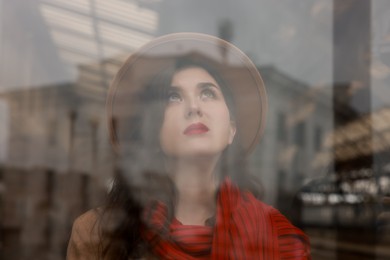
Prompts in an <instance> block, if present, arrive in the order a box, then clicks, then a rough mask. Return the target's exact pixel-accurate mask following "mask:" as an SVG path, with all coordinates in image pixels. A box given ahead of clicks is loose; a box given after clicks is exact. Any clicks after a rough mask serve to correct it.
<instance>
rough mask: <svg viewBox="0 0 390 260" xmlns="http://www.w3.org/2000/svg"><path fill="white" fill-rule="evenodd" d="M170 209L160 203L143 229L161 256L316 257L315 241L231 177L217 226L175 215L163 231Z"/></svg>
mask: <svg viewBox="0 0 390 260" xmlns="http://www.w3.org/2000/svg"><path fill="white" fill-rule="evenodd" d="M166 212H167V208H166V206H165V205H164V204H162V203H158V204H157V206H156V207H155V208H154V209H153V210H152V212H151V218H149V219H150V221H149V223H148V226H149V227H150V228H148V229H146V230H144V231H143V234H144V237H145V239H146V240H148V241H149V242H150V243H151V245H152V247H153V253H154V254H155V255H157V256H158V257H159V258H161V259H264V260H265V259H283V258H288V259H310V253H309V241H308V239H307V237H306V235H305V234H304V233H303V232H302V231H301V230H299V229H297V228H296V227H294V226H293V225H291V223H290V222H289V221H288V220H287V219H286V218H285V217H284V216H283V215H282V214H280V213H279V212H278V211H277V210H275V209H274V208H272V207H270V206H268V205H266V204H264V203H262V202H260V201H259V200H257V199H256V198H255V197H254V196H253V195H252V194H251V193H249V192H241V191H240V190H239V189H238V187H237V186H235V185H233V184H232V182H231V181H230V180H229V179H227V180H226V181H225V182H224V183H223V184H222V185H221V188H220V191H219V194H218V199H217V211H216V221H215V222H216V223H215V225H214V227H208V226H191V225H181V224H180V223H179V222H178V221H177V220H175V219H174V220H173V221H172V223H171V224H170V225H169V232H163V230H164V229H165V228H164V227H165V223H166V221H167V219H166ZM166 233H169V234H166Z"/></svg>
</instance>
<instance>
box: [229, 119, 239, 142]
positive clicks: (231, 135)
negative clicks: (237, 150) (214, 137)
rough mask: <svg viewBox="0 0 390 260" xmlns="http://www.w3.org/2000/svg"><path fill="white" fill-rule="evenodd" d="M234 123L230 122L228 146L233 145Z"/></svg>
mask: <svg viewBox="0 0 390 260" xmlns="http://www.w3.org/2000/svg"><path fill="white" fill-rule="evenodd" d="M236 130H237V128H236V122H235V121H233V120H230V133H229V144H232V143H233V140H234V136H235V135H236Z"/></svg>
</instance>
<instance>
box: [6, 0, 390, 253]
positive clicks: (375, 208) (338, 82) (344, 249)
mask: <svg viewBox="0 0 390 260" xmlns="http://www.w3.org/2000/svg"><path fill="white" fill-rule="evenodd" d="M183 31H190V32H202V33H208V34H212V35H215V36H218V37H221V38H224V39H225V40H227V41H230V42H232V43H233V44H235V45H236V46H238V47H239V48H240V49H241V50H242V51H244V52H245V53H246V54H247V55H248V56H249V57H250V58H251V59H252V60H253V62H254V63H255V64H256V66H257V67H258V69H259V71H260V73H261V74H262V76H263V79H264V81H265V84H266V87H267V91H268V96H269V105H270V107H269V111H268V122H267V127H266V132H265V135H264V137H263V139H262V141H261V143H260V145H259V146H258V148H257V150H256V151H255V152H254V153H253V154H252V155H251V158H250V169H251V170H252V171H253V172H254V173H255V174H256V175H258V176H259V178H261V180H262V182H263V185H264V187H265V196H264V201H265V202H267V203H269V204H271V205H273V206H274V207H276V208H278V209H279V210H280V211H281V212H282V213H283V214H285V215H286V216H287V217H288V218H289V219H290V220H291V221H292V222H293V223H294V224H295V225H297V226H299V227H301V228H302V229H303V230H304V231H305V232H306V233H307V234H308V235H309V237H310V240H311V243H312V254H313V258H314V259H390V247H389V246H388V245H389V244H390V203H389V202H388V201H389V200H390V197H389V196H390V160H389V158H390V2H389V1H387V0H365V1H359V0H333V1H331V0H298V1H297V0H282V1H272V0H257V1H250V0H242V1H235V0H224V1H222V0H198V1H191V0H75V1H68V0H25V1H14V0H0V61H1V62H0V259H16V260H18V259H64V257H65V253H66V246H67V242H68V239H69V236H70V230H71V226H72V223H73V221H74V219H75V218H76V217H77V216H78V215H80V214H81V213H83V212H84V211H86V210H88V209H90V208H93V207H97V206H99V205H100V204H101V203H102V198H103V197H104V195H105V193H106V192H107V190H108V189H109V186H110V180H111V177H112V174H113V169H114V167H115V156H114V154H113V151H112V149H111V145H110V141H109V138H108V131H107V125H106V114H105V113H106V111H105V98H106V94H107V90H108V87H109V84H110V81H111V79H112V77H113V76H114V74H115V73H116V71H117V70H118V68H119V67H120V66H121V64H122V62H123V61H124V60H125V59H126V58H127V57H128V56H129V55H130V54H131V53H132V52H134V51H135V50H136V49H137V48H138V47H140V46H142V45H143V44H144V43H146V42H148V41H149V40H151V39H153V38H155V37H157V36H161V35H164V34H167V33H172V32H183ZM386 199H387V200H386ZM386 201H387V202H386Z"/></svg>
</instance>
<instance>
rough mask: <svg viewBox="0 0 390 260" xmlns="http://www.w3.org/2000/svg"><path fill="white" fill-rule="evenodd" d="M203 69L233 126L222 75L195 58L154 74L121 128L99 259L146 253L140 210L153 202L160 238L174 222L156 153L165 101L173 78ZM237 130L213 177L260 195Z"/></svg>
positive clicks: (171, 195) (170, 191)
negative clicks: (162, 208) (161, 206)
mask: <svg viewBox="0 0 390 260" xmlns="http://www.w3.org/2000/svg"><path fill="white" fill-rule="evenodd" d="M190 67H200V68H203V69H205V70H206V71H207V72H208V73H209V74H210V75H211V76H212V77H213V78H214V79H215V80H216V81H217V83H218V84H219V85H220V87H221V91H222V93H223V95H224V98H225V102H226V104H227V107H228V109H229V112H230V116H231V118H232V119H233V120H234V119H235V117H236V111H235V106H234V99H233V95H232V93H231V90H230V86H228V83H227V82H225V81H224V79H223V77H222V76H221V73H220V72H219V71H218V70H217V69H216V68H214V67H213V66H212V65H211V64H209V63H208V62H205V61H202V60H200V59H198V58H194V57H188V56H186V57H182V58H179V59H177V61H176V62H175V63H174V64H173V66H169V67H167V68H165V69H164V71H161V72H160V73H158V75H157V76H156V77H154V78H153V79H152V81H151V82H149V83H148V84H147V85H146V86H145V87H144V88H143V89H142V91H141V92H140V93H139V94H138V95H137V100H136V101H137V102H139V105H138V106H137V108H138V110H137V111H136V112H135V113H134V114H133V115H132V116H131V117H130V118H127V119H126V120H125V121H126V123H124V124H122V129H121V130H120V132H121V133H122V135H123V136H122V137H124V138H122V140H123V139H126V140H127V141H126V142H128V145H124V146H123V147H125V148H124V149H122V154H121V158H120V161H121V163H120V165H119V167H118V169H116V171H115V176H114V184H113V188H112V190H111V191H110V193H109V194H108V196H107V200H106V203H105V205H104V207H103V211H102V213H101V216H100V220H99V221H100V222H99V227H100V237H101V243H100V248H99V251H100V252H99V255H100V256H101V257H102V258H104V259H128V258H129V257H133V258H138V257H141V256H145V255H147V254H148V253H150V252H151V250H150V249H151V247H153V245H152V244H151V243H150V242H148V243H147V242H146V241H144V240H143V238H142V234H141V229H142V228H147V221H144V220H145V218H147V216H144V209H145V207H153V202H154V201H157V200H158V201H161V202H163V203H165V204H166V205H167V209H168V212H167V219H166V223H165V225H164V226H165V230H164V231H162V232H163V233H164V234H161V235H163V236H164V235H167V234H168V231H169V230H168V227H169V224H170V222H171V220H172V218H173V217H174V207H175V202H176V198H177V192H176V189H175V185H174V183H173V182H172V180H171V179H170V178H169V177H168V174H167V173H166V172H165V170H164V165H163V160H164V155H163V153H162V151H161V148H160V142H159V132H160V128H161V125H162V122H163V116H164V108H165V105H166V96H167V93H168V89H169V87H170V84H171V81H172V77H173V75H174V73H175V72H177V71H180V70H183V69H186V68H190ZM239 132H240V129H239V128H238V129H237V134H236V137H235V139H234V141H233V143H232V144H231V145H230V146H229V147H228V148H227V149H225V151H224V152H223V154H222V156H221V159H220V162H219V171H218V174H221V176H220V179H223V178H224V177H225V176H229V177H230V178H231V180H232V181H233V183H235V184H237V185H238V186H239V187H240V188H241V189H243V190H248V191H250V192H252V193H253V194H254V195H255V196H257V197H260V196H261V195H262V186H261V184H260V182H259V181H258V180H257V178H255V177H254V176H252V175H250V174H249V171H248V169H247V168H246V165H247V163H246V156H245V152H244V150H243V148H242V147H241V144H240V140H239V136H240V133H239ZM121 145H122V144H121Z"/></svg>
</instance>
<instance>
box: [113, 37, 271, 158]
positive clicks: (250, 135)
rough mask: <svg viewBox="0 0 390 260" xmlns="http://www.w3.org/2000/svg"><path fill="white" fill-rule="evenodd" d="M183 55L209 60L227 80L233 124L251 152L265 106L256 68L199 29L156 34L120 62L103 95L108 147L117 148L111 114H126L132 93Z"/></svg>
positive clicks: (131, 105) (261, 128)
mask: <svg viewBox="0 0 390 260" xmlns="http://www.w3.org/2000/svg"><path fill="white" fill-rule="evenodd" d="M183 56H194V57H196V58H197V59H201V60H202V61H203V62H207V63H208V64H212V66H213V67H215V68H216V69H217V70H218V72H219V73H220V74H221V75H222V77H223V78H224V80H225V81H226V82H227V83H228V85H229V87H230V88H231V92H232V94H233V99H234V102H235V106H236V110H237V113H236V117H237V118H236V125H237V128H238V129H239V131H238V133H240V137H239V139H240V141H241V145H242V147H243V148H244V150H245V151H246V152H247V154H249V153H250V152H252V151H253V149H254V148H255V146H256V145H257V143H258V141H259V140H260V137H261V135H262V133H263V131H264V127H265V119H266V112H267V94H266V90H265V87H264V83H263V80H262V78H261V76H260V73H259V72H258V70H257V68H256V66H255V65H254V64H253V63H252V61H251V60H250V59H249V58H248V57H247V56H246V55H245V54H244V53H243V52H242V51H241V50H239V49H238V48H237V47H235V46H234V45H232V44H231V43H228V42H226V41H224V40H222V39H219V38H217V37H215V36H211V35H207V34H200V33H174V34H169V35H166V36H162V37H159V38H156V39H154V40H152V41H150V42H149V43H147V44H145V45H144V46H142V47H141V48H140V49H139V50H137V51H136V52H135V53H134V54H132V55H131V56H130V57H129V58H128V59H127V60H126V61H125V63H124V64H123V65H122V67H121V69H120V70H119V71H118V73H117V74H116V76H115V78H114V80H113V82H112V84H111V86H110V89H109V93H108V98H107V115H108V125H109V131H110V137H111V141H112V144H113V147H114V149H115V150H116V151H118V149H119V145H120V143H121V140H119V139H120V138H119V137H118V133H117V129H116V126H115V120H114V118H121V117H123V116H126V115H129V114H131V112H132V111H134V110H135V109H134V106H137V100H135V99H136V98H135V97H137V96H136V94H137V93H138V92H139V90H140V89H141V88H142V87H144V86H145V85H146V84H147V83H148V82H149V81H150V80H151V79H152V78H153V77H154V76H156V74H157V73H159V72H160V71H162V70H163V69H164V68H166V67H167V66H170V65H171V64H173V63H174V62H175V60H177V59H178V58H180V57H183ZM129 97H130V98H129ZM119 104H121V105H119ZM123 104H126V105H123Z"/></svg>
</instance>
